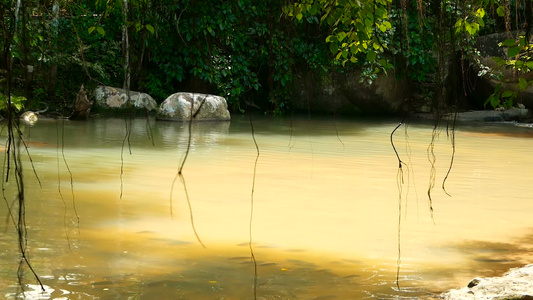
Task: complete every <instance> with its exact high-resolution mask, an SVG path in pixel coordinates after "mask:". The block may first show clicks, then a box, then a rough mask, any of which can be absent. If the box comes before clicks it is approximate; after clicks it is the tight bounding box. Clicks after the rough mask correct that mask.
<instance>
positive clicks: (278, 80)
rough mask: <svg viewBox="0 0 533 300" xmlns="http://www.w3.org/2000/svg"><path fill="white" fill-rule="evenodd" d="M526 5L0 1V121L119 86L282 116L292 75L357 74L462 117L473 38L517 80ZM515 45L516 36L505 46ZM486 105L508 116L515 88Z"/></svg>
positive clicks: (471, 1) (479, 1)
mask: <svg viewBox="0 0 533 300" xmlns="http://www.w3.org/2000/svg"><path fill="white" fill-rule="evenodd" d="M531 15H532V12H531V2H530V1H529V0H525V1H520V0H504V1H496V0H466V1H457V0H430V1H426V0H413V1H407V0H373V1H367V0H364V1H349V0H336V1H332V0H300V1H295V0H281V1H280V0H235V1H211V0H207V1H195V0H124V1H119V0H115V1H112V0H110V1H104V0H81V1H69V0H27V1H21V0H1V1H0V16H2V17H1V18H0V51H1V53H0V54H1V55H0V70H1V73H0V95H1V96H0V97H1V99H2V100H1V103H0V109H2V110H3V112H2V114H3V115H5V112H6V103H7V96H8V91H7V74H8V73H10V74H11V76H12V89H11V92H10V93H11V94H12V96H13V97H12V98H11V104H12V105H13V106H14V109H15V110H23V109H34V110H35V109H39V108H43V107H45V106H48V107H50V108H51V111H57V112H59V113H61V114H68V112H70V111H71V109H72V106H73V99H74V98H75V95H76V92H77V91H78V90H79V87H80V86H81V84H85V87H86V88H87V90H91V88H94V87H95V86H96V85H98V84H105V85H111V86H117V87H128V88H131V89H133V90H139V91H143V92H147V93H149V94H150V95H152V96H153V97H154V98H155V99H156V101H158V102H161V101H163V100H164V99H165V98H166V97H167V96H168V95H170V94H172V93H175V92H177V91H194V92H207V93H213V94H219V95H223V96H225V97H226V98H227V100H228V102H229V105H230V108H231V110H233V111H234V112H237V111H243V110H245V109H246V105H245V103H247V102H249V101H252V100H253V101H254V102H255V103H257V104H259V106H260V107H261V109H262V110H264V111H265V112H268V113H283V112H286V111H289V110H291V103H292V101H291V97H292V96H293V93H294V88H293V82H294V80H295V77H296V76H298V75H299V74H304V73H309V72H311V73H314V74H317V76H319V77H320V76H325V75H326V74H328V73H331V72H348V71H350V70H354V69H357V70H360V72H361V82H366V83H371V82H372V81H373V80H374V79H375V78H376V77H377V76H379V75H380V74H383V73H386V74H393V75H394V76H396V77H397V78H403V79H405V78H407V79H408V82H409V87H410V90H412V94H413V95H421V97H423V98H426V99H431V105H432V107H433V108H434V109H437V108H444V107H449V106H463V107H464V106H466V105H467V104H466V103H467V100H468V99H467V98H468V96H469V94H470V93H471V87H470V85H469V84H468V80H469V77H468V76H469V75H468V74H471V73H472V70H474V71H475V72H480V73H479V74H478V75H485V74H486V73H489V75H491V76H495V77H497V76H498V70H493V69H488V68H486V67H485V66H480V65H479V61H478V60H477V59H476V55H477V49H476V44H475V38H476V37H477V36H478V35H485V34H491V33H498V32H508V33H509V35H508V38H507V39H505V40H504V41H502V43H503V44H502V45H501V46H502V47H504V48H505V49H506V51H508V57H509V59H499V60H498V63H499V64H500V65H501V66H502V67H511V68H514V69H516V70H517V71H518V72H522V73H524V72H526V73H527V72H529V70H530V68H531V67H533V62H530V61H529V47H530V45H529V37H530V31H531V29H530V27H531ZM516 32H519V33H520V34H516ZM529 85H530V81H528V80H527V79H526V78H522V79H520V80H519V85H518V89H517V90H515V91H505V90H504V89H503V88H497V89H496V90H495V92H494V94H493V95H492V96H491V98H490V99H488V100H487V103H486V104H488V103H490V104H491V105H492V106H494V107H498V106H511V105H512V100H513V99H514V98H516V96H517V92H518V90H519V89H525V88H526V87H527V86H529Z"/></svg>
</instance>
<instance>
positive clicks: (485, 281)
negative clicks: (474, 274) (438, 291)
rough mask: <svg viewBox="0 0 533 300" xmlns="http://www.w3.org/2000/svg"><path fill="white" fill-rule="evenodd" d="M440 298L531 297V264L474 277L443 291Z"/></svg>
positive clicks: (532, 296) (456, 299)
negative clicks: (459, 285) (503, 272)
mask: <svg viewBox="0 0 533 300" xmlns="http://www.w3.org/2000/svg"><path fill="white" fill-rule="evenodd" d="M439 298H440V299H446V300H465V299H472V300H474V299H500V300H504V299H533V264H529V265H526V266H524V267H521V268H513V269H511V270H509V271H508V272H507V273H505V274H504V275H503V276H501V277H489V278H474V279H472V280H471V281H470V282H469V283H468V285H467V287H464V288H461V289H454V290H450V291H448V292H446V293H443V294H442V295H441V296H440V297H439Z"/></svg>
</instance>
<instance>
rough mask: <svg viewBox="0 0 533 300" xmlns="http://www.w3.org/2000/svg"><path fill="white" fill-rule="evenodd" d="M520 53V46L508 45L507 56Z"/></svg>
mask: <svg viewBox="0 0 533 300" xmlns="http://www.w3.org/2000/svg"><path fill="white" fill-rule="evenodd" d="M518 53H520V47H510V48H509V49H507V57H513V56H516V55H517V54H518Z"/></svg>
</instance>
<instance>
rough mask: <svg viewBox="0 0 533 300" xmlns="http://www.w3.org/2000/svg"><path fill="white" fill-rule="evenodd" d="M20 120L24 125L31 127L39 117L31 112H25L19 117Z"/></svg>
mask: <svg viewBox="0 0 533 300" xmlns="http://www.w3.org/2000/svg"><path fill="white" fill-rule="evenodd" d="M20 119H21V120H22V121H24V123H26V124H29V125H33V124H35V123H36V122H37V121H38V120H39V117H38V116H37V114H36V113H34V112H33V111H25V112H24V113H22V114H21V115H20Z"/></svg>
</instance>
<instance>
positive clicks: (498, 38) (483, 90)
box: [469, 31, 533, 108]
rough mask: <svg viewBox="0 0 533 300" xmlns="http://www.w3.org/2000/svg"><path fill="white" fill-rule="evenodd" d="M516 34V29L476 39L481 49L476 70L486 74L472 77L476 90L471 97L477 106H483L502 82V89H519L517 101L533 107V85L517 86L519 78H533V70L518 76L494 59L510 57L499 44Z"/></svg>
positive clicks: (478, 47) (477, 46)
mask: <svg viewBox="0 0 533 300" xmlns="http://www.w3.org/2000/svg"><path fill="white" fill-rule="evenodd" d="M516 35H517V32H516V31H515V32H511V33H506V32H503V33H494V34H489V35H484V36H480V37H478V38H477V39H476V48H477V49H478V50H479V56H478V57H476V60H477V64H478V66H477V69H476V71H477V74H484V75H483V76H482V77H479V78H478V77H476V78H471V82H472V83H473V86H474V90H473V91H472V92H471V93H470V95H469V98H471V99H472V102H473V104H474V106H475V107H476V108H482V107H483V104H484V102H485V100H487V99H488V98H489V96H490V95H491V94H492V93H494V89H495V88H496V86H497V85H498V84H500V83H501V84H502V87H501V90H502V91H506V90H510V91H517V90H518V91H519V93H518V97H517V99H516V102H518V103H522V104H523V105H525V106H526V107H533V87H532V86H529V87H527V88H526V89H525V90H519V89H518V88H517V84H518V80H519V78H524V79H526V80H531V79H533V72H529V73H525V74H524V73H522V74H519V76H517V74H516V72H515V71H514V70H513V69H512V68H505V67H500V66H498V64H497V63H496V61H495V60H494V59H493V57H499V58H502V59H508V57H507V48H506V47H500V46H498V44H499V43H501V42H503V41H504V40H506V39H509V38H514V37H516ZM487 70H493V71H495V73H498V72H501V78H496V77H495V76H492V75H491V74H490V72H489V73H487V72H486V71H487ZM477 74H476V75H477ZM515 104H516V103H515ZM487 106H490V104H487Z"/></svg>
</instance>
